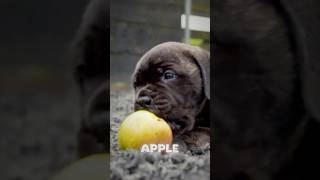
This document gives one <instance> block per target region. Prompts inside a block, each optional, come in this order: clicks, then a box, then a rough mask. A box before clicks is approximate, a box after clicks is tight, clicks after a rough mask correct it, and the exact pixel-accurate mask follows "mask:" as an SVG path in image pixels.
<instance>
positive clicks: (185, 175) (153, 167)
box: [110, 91, 210, 180]
mask: <svg viewBox="0 0 320 180" xmlns="http://www.w3.org/2000/svg"><path fill="white" fill-rule="evenodd" d="M110 101H111V102H110V105H111V106H110V108H111V109H110V111H111V113H110V114H111V119H110V121H111V126H110V127H111V132H110V133H111V136H110V141H111V164H110V168H111V172H112V173H111V179H115V180H121V179H125V180H136V179H145V180H149V179H150V180H151V179H156V180H158V179H159V180H169V179H186V180H193V179H195V180H205V179H210V147H209V145H207V146H205V147H203V148H201V149H197V150H192V151H190V150H187V149H186V148H185V146H184V144H183V143H182V142H181V141H180V140H179V139H175V140H174V141H175V143H178V144H179V147H180V152H179V153H172V154H165V155H161V154H159V153H140V152H138V151H120V150H119V149H118V144H117V131H118V127H119V124H120V123H121V121H122V120H123V119H124V117H125V116H127V115H128V114H129V113H130V112H133V109H132V105H133V103H132V102H133V95H132V93H131V92H129V93H128V91H111V98H110Z"/></svg>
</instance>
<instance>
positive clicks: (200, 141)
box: [182, 127, 210, 150]
mask: <svg viewBox="0 0 320 180" xmlns="http://www.w3.org/2000/svg"><path fill="white" fill-rule="evenodd" d="M182 139H183V141H184V142H185V143H186V144H187V146H188V149H190V150H201V149H204V148H205V147H207V146H208V145H209V144H210V128H208V127H196V128H194V129H193V130H191V131H189V132H186V133H185V134H183V135H182Z"/></svg>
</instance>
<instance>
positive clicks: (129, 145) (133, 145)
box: [118, 110, 172, 150]
mask: <svg viewBox="0 0 320 180" xmlns="http://www.w3.org/2000/svg"><path fill="white" fill-rule="evenodd" d="M118 143H119V147H120V149H123V150H125V149H140V148H141V147H142V145H144V144H171V143H172V130H171V128H170V126H169V125H168V123H167V122H166V121H165V120H164V119H162V118H160V117H158V116H156V115H155V114H153V113H151V112H149V111H146V110H139V111H136V112H134V113H132V114H130V115H129V116H127V117H126V118H125V119H124V120H123V122H122V123H121V125H120V127H119V131H118Z"/></svg>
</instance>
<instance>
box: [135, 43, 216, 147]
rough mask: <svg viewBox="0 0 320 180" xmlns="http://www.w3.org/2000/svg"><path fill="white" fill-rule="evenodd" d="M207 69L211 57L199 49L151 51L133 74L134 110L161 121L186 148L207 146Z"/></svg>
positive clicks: (179, 47)
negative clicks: (167, 125)
mask: <svg viewBox="0 0 320 180" xmlns="http://www.w3.org/2000/svg"><path fill="white" fill-rule="evenodd" d="M209 65H210V54H209V53H208V52H207V51H205V50H203V49H201V48H198V47H194V46H190V45H186V44H182V43H177V42H166V43H162V44H160V45H158V46H156V47H154V48H152V49H151V50H150V51H148V52H147V53H146V54H145V55H144V56H143V57H142V58H141V59H140V60H139V62H138V63H137V65H136V68H135V71H134V73H133V87H134V89H135V103H134V108H135V110H140V109H146V110H149V111H151V112H153V113H155V114H156V115H158V116H159V117H162V118H164V119H165V120H166V121H167V122H168V123H169V125H170V126H171V128H172V130H173V133H174V135H175V136H180V135H182V136H183V139H184V140H185V142H186V143H188V144H196V145H200V144H204V143H206V142H209V139H210V138H209V137H210V136H209V128H210V119H209V102H210V68H209ZM199 127H202V128H199ZM199 132H200V133H199Z"/></svg>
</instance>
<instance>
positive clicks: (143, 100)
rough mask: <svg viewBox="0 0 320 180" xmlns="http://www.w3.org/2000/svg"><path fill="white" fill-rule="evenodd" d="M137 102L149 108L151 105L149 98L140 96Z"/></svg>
mask: <svg viewBox="0 0 320 180" xmlns="http://www.w3.org/2000/svg"><path fill="white" fill-rule="evenodd" d="M136 102H137V103H138V104H139V105H140V106H147V105H150V104H151V98H150V97H149V96H139V97H138V99H137V100H136Z"/></svg>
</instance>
